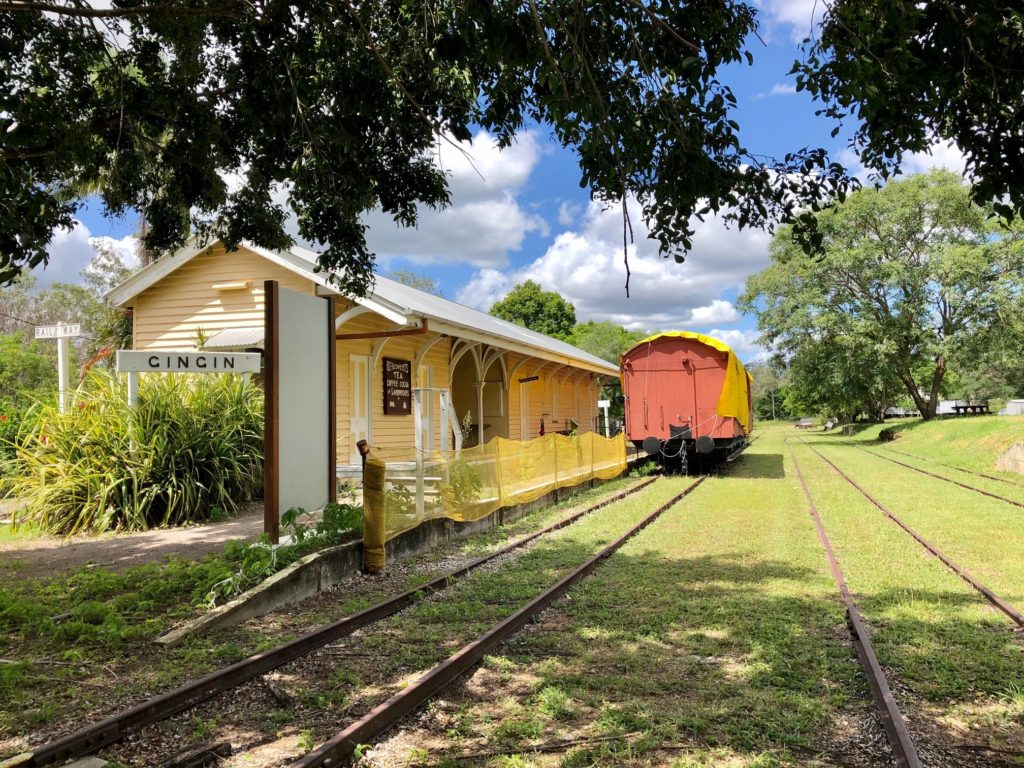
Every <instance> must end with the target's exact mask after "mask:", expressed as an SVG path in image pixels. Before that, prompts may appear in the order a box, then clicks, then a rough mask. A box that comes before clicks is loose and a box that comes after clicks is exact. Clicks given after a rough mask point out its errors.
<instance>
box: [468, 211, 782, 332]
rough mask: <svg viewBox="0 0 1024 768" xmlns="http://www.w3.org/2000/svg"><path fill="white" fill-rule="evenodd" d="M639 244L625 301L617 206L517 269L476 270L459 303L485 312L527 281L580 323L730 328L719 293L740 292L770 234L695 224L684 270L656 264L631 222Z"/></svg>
mask: <svg viewBox="0 0 1024 768" xmlns="http://www.w3.org/2000/svg"><path fill="white" fill-rule="evenodd" d="M633 225H634V230H635V235H636V244H635V245H632V246H630V248H629V265H630V270H631V271H632V277H631V278H630V297H629V298H627V297H626V293H625V289H624V283H625V279H626V273H625V268H624V266H623V264H622V256H623V254H622V219H621V211H620V210H619V209H618V208H611V209H605V208H603V207H602V206H601V205H600V204H598V203H596V202H591V203H590V204H589V205H588V207H587V209H586V211H585V213H584V215H583V220H582V221H581V225H580V227H579V228H578V229H576V230H569V231H566V232H562V233H561V234H559V235H558V236H556V237H555V240H554V242H553V243H552V244H551V246H550V247H549V248H548V249H547V251H546V252H545V253H544V254H543V255H542V256H541V257H540V258H538V259H536V260H535V261H533V262H532V263H530V264H528V265H526V266H525V267H523V268H521V269H516V270H508V271H503V270H497V269H493V268H492V269H483V270H478V271H477V272H476V273H475V274H474V275H473V277H472V279H471V280H470V281H469V283H468V284H467V285H466V286H465V287H464V288H463V289H462V290H461V291H460V292H459V293H458V300H459V301H461V302H462V303H464V304H468V305H470V306H474V307H477V308H479V309H483V310H487V309H489V308H490V306H491V305H492V304H493V303H494V302H495V301H497V300H498V299H500V298H502V297H503V296H504V295H505V294H506V293H507V292H508V291H509V290H510V289H511V288H512V287H513V286H514V285H516V284H518V283H520V282H522V281H524V280H528V279H532V280H535V281H537V282H538V283H540V284H541V285H542V286H544V287H545V288H547V289H549V290H552V289H556V290H557V291H558V292H559V293H560V294H561V295H562V296H564V297H565V298H566V299H567V300H568V301H571V302H572V303H573V305H574V306H575V307H576V316H577V318H578V319H580V320H582V321H585V320H610V321H612V322H614V323H618V324H619V325H623V326H625V327H627V328H630V329H633V330H641V329H655V328H658V329H669V328H680V327H696V326H701V325H703V326H707V325H709V324H712V323H730V322H735V321H736V320H738V313H737V312H736V309H735V307H733V306H732V304H731V303H730V302H728V301H726V300H725V299H723V298H722V294H723V292H725V291H729V290H739V289H740V288H742V286H743V284H744V282H745V281H746V278H747V277H748V276H749V275H751V274H753V273H755V272H758V271H760V270H761V269H763V268H764V267H765V266H767V264H768V242H769V236H768V235H767V234H766V233H764V232H761V231H753V230H745V231H738V230H735V229H726V227H725V226H724V225H723V223H722V222H721V221H720V220H718V219H715V218H709V219H707V220H706V221H705V222H702V223H698V224H697V225H696V235H695V236H694V241H693V249H692V251H691V252H690V253H689V255H688V256H687V258H686V262H685V263H684V264H676V263H675V261H674V260H666V259H663V258H661V257H660V256H659V255H658V252H657V244H656V243H655V242H654V241H652V240H648V239H647V237H646V235H647V230H646V228H645V227H644V226H643V224H642V221H641V217H640V216H638V215H634V216H633Z"/></svg>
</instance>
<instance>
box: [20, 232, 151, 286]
mask: <svg viewBox="0 0 1024 768" xmlns="http://www.w3.org/2000/svg"><path fill="white" fill-rule="evenodd" d="M136 246H137V241H136V239H135V237H134V236H132V235H126V236H125V237H123V238H121V239H116V238H113V237H93V236H92V232H90V231H89V228H88V227H87V226H86V225H85V224H83V223H82V222H80V221H76V222H75V226H74V227H73V228H72V229H70V230H67V229H61V228H57V229H55V230H54V232H53V239H52V240H51V241H50V245H49V246H48V247H47V249H46V252H47V254H48V255H49V262H48V263H47V265H46V267H45V268H43V267H36V268H35V269H33V270H32V274H33V275H35V277H36V279H37V280H38V281H39V285H40V286H42V287H46V286H50V285H52V284H53V283H78V282H81V279H80V278H81V272H82V270H83V269H85V267H86V266H88V264H89V262H90V261H92V258H93V256H95V255H96V252H97V250H99V249H100V248H106V249H108V250H111V251H113V252H114V253H116V254H117V256H118V257H119V258H120V259H121V261H122V262H124V264H125V265H126V266H138V263H139V258H138V255H137V252H136Z"/></svg>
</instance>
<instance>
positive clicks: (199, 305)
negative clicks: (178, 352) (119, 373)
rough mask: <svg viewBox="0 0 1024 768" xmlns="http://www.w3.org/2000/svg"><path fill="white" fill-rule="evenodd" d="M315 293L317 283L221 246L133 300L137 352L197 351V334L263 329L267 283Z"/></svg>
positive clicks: (239, 250) (268, 262)
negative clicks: (223, 286) (229, 286)
mask: <svg viewBox="0 0 1024 768" xmlns="http://www.w3.org/2000/svg"><path fill="white" fill-rule="evenodd" d="M264 280H277V281H278V282H279V283H280V284H281V287H282V288H288V289H290V290H293V291H299V292H301V293H313V292H314V291H315V283H314V282H313V281H312V280H308V279H306V278H303V277H300V276H299V275H297V274H295V273H294V272H291V271H289V270H287V269H284V268H283V267H279V266H278V265H276V264H274V263H273V262H271V261H267V260H266V259H264V258H263V257H262V256H258V255H257V254H255V253H252V252H251V251H248V250H246V249H244V248H240V249H238V250H237V251H231V252H227V251H225V250H224V247H223V246H222V245H220V244H219V243H218V244H217V245H215V246H213V247H211V248H210V249H209V251H207V252H206V253H203V254H202V255H199V256H196V257H195V258H193V259H192V260H191V261H189V262H188V263H186V264H183V265H182V266H180V267H178V268H177V269H176V270H175V271H174V272H172V273H171V274H169V275H167V276H166V277H165V278H164V279H163V280H161V281H159V282H158V283H156V284H155V285H153V286H151V287H150V288H147V289H146V290H145V291H143V292H142V293H140V294H139V295H138V296H136V297H135V298H134V299H133V300H132V306H133V309H134V312H133V314H132V325H133V330H134V334H135V337H134V346H135V349H192V348H194V347H195V337H196V331H197V330H198V329H199V328H202V329H203V331H204V332H205V333H206V334H207V335H212V334H213V333H215V332H217V331H221V330H224V329H226V328H257V327H262V325H263V281H264ZM240 281H249V282H251V283H252V284H251V286H250V287H248V288H245V289H242V290H232V291H215V290H214V289H213V285H215V284H217V283H234V282H240Z"/></svg>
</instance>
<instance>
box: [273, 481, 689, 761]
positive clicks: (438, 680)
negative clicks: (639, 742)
mask: <svg viewBox="0 0 1024 768" xmlns="http://www.w3.org/2000/svg"><path fill="white" fill-rule="evenodd" d="M706 479H707V478H706V476H705V477H701V478H698V479H697V481H696V482H694V483H692V484H691V485H690V486H689V487H687V488H686V489H685V490H684V491H682V492H681V493H678V494H676V495H675V496H673V497H672V498H671V499H669V500H668V501H667V502H665V503H664V504H662V505H661V506H660V507H658V508H657V509H656V510H654V512H652V513H651V514H649V515H648V516H647V517H645V518H644V519H643V520H641V521H640V522H639V523H637V524H636V525H635V526H633V527H632V528H630V529H629V530H628V531H627V532H626V533H625V534H623V535H622V536H620V537H619V538H618V539H616V540H615V541H613V542H612V543H611V544H609V545H608V546H607V547H605V548H604V549H602V550H601V551H600V552H598V553H597V554H596V555H594V556H593V557H592V558H590V559H589V560H587V562H585V563H584V564H583V565H582V566H580V567H579V568H577V569H576V570H574V571H573V572H572V573H570V574H569V575H568V576H566V577H565V578H563V579H562V580H560V581H559V582H558V583H557V584H555V585H554V586H552V587H550V588H549V589H547V590H546V591H544V592H543V593H541V594H540V595H538V596H537V597H535V598H534V599H533V600H531V601H530V602H529V603H527V604H526V605H524V606H523V607H522V608H520V609H519V610H518V611H516V612H515V613H514V614H512V615H511V616H509V617H508V618H507V619H505V620H503V621H501V622H499V623H498V624H495V625H494V626H493V627H491V629H489V630H488V631H487V632H485V633H484V634H483V635H481V636H480V637H478V638H477V639H476V640H474V641H473V642H471V643H469V644H468V645H465V646H463V647H462V648H460V649H459V650H458V651H457V652H456V653H455V654H454V655H452V656H450V657H449V658H448V659H447V660H445V661H443V662H441V663H440V664H438V665H437V666H436V667H434V668H433V669H431V670H430V671H429V672H427V673H426V674H424V675H423V676H422V677H420V678H419V680H417V681H416V682H414V683H412V684H411V685H409V686H408V687H407V688H405V689H404V690H402V691H400V692H399V693H396V694H395V695H394V696H392V697H391V698H390V699H388V700H387V701H385V702H383V703H381V704H379V705H377V706H376V707H374V708H373V709H372V710H370V712H368V713H367V714H366V715H364V716H363V717H361V718H360V719H359V720H356V721H355V722H354V723H352V724H350V725H349V726H348V727H347V728H345V730H343V731H341V732H339V733H338V734H336V735H335V736H334V737H332V738H331V739H330V740H328V741H326V742H324V743H323V744H322V745H320V746H319V747H318V748H316V749H315V750H313V751H312V752H310V753H308V754H306V755H305V756H304V757H302V758H300V759H299V760H297V761H295V762H294V763H292V768H314V767H315V766H337V765H339V764H340V762H341V761H343V760H345V759H347V758H349V757H351V756H352V754H353V753H354V751H355V749H356V747H357V746H358V745H359V744H365V743H369V742H371V741H372V740H373V739H375V738H376V737H377V736H379V735H380V734H381V733H383V732H384V731H385V730H387V729H388V728H390V727H391V726H393V725H395V724H396V723H398V722H399V721H400V720H401V719H402V718H404V717H405V716H406V715H409V714H410V713H412V712H414V711H416V709H418V708H419V707H420V706H421V705H422V704H424V703H425V702H426V701H428V700H429V699H430V698H431V697H432V696H434V695H435V694H436V693H438V692H439V691H441V690H442V689H444V688H445V687H446V686H448V685H449V684H450V683H452V682H453V681H454V680H456V679H457V678H458V677H459V676H461V675H463V674H465V673H466V672H467V671H469V670H470V669H472V668H473V666H475V665H476V664H477V663H478V662H479V661H480V660H481V659H482V658H483V657H484V656H485V655H486V654H487V652H488V651H490V650H491V649H493V648H495V647H496V646H497V645H499V644H500V643H501V642H502V641H503V640H506V639H508V638H509V637H511V636H512V635H514V634H515V633H516V632H518V631H519V630H520V629H521V628H522V627H523V625H524V624H526V623H527V622H528V621H529V620H530V619H531V618H532V617H534V616H535V615H537V614H538V613H540V612H541V611H542V610H544V609H545V608H547V607H548V606H550V605H551V604H552V603H553V602H555V601H556V600H558V599H559V598H560V597H562V595H564V594H565V593H566V592H568V591H569V589H570V588H571V587H572V586H573V585H574V584H576V583H577V582H578V581H580V580H581V579H583V578H584V577H585V576H587V575H588V574H589V573H590V572H591V571H593V570H594V569H595V568H596V567H597V566H598V564H599V563H600V562H601V561H602V560H604V559H605V558H607V557H609V556H610V555H612V554H613V553H614V552H615V551H616V550H617V549H618V548H619V547H621V546H622V545H623V544H625V543H626V541H628V540H629V539H630V538H632V537H633V536H634V535H636V534H637V533H639V532H640V531H641V530H643V529H644V528H646V527H647V526H648V525H650V524H651V523H653V522H654V521H655V520H656V519H657V518H658V517H659V516H660V515H661V514H662V513H664V512H665V511H666V510H668V509H669V508H671V507H673V506H675V505H676V504H678V503H679V502H680V501H681V500H682V499H683V498H684V497H685V496H686V495H687V494H689V493H690V492H691V491H692V490H693V489H695V488H696V487H697V486H699V485H700V484H701V483H703V482H704V480H706Z"/></svg>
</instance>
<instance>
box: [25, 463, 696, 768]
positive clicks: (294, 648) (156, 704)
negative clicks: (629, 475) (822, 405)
mask: <svg viewBox="0 0 1024 768" xmlns="http://www.w3.org/2000/svg"><path fill="white" fill-rule="evenodd" d="M656 480H657V478H648V479H646V480H644V481H642V482H640V483H637V484H636V485H634V486H632V487H631V488H627V489H625V490H623V491H620V492H618V493H615V494H613V495H611V496H609V497H608V498H606V499H602V500H601V501H599V502H597V503H596V504H592V505H590V506H588V507H586V508H585V509H582V510H580V511H578V512H575V513H573V514H571V515H568V516H567V517H565V518H563V519H561V520H559V521H557V522H555V523H553V524H551V525H548V526H546V527H544V528H542V529H540V530H538V531H535V532H533V533H531V534H529V535H527V536H524V537H522V538H520V539H517V540H516V541H514V542H512V543H511V544H508V545H506V546H504V547H502V548H500V549H498V550H496V551H494V552H492V553H490V554H488V555H485V556H483V557H480V558H477V559H475V560H473V561H471V562H469V563H467V564H465V565H463V566H462V567H460V568H458V569H455V570H453V571H450V572H448V573H445V574H443V575H441V576H438V577H436V578H434V579H432V580H431V581H429V582H427V583H426V584H423V585H421V586H419V587H415V588H413V589H410V590H407V591H406V592H403V593H401V594H399V595H396V596H395V597H392V598H389V599H387V600H384V601H382V602H380V603H377V604H376V605H373V606H371V607H369V608H366V609H364V610H361V611H358V612H356V613H353V614H351V615H349V616H346V617H344V618H342V619H339V620H337V621H335V622H332V623H330V624H325V625H324V626H322V627H319V628H317V629H315V630H313V631H312V632H309V633H307V634H304V635H301V636H300V637H297V638H295V639H293V640H290V641H288V642H286V643H282V644H281V645H278V646H277V647H275V648H272V649H269V650H267V651H263V652H261V653H257V654H255V655H253V656H250V657H249V658H247V659H243V660H242V661H239V662H236V663H234V664H231V665H230V666H227V667H224V668H222V669H219V670H216V671H214V672H211V673H209V674H207V675H205V676H203V677H200V678H197V679H195V680H192V681H189V682H188V683H185V684H184V685H181V686H179V687H178V688H175V689H173V690H171V691H167V692H166V693H163V694H160V695H158V696H154V697H152V698H149V699H147V700H145V701H143V702H141V703H139V704H137V705H135V706H133V707H131V708H129V709H126V710H123V711H121V712H118V713H116V714H113V715H111V716H109V717H107V718H104V719H103V720H100V721H98V722H95V723H91V724H89V725H87V726H85V727H83V728H80V729H78V730H76V731H74V732H72V733H70V734H67V735H65V736H63V737H61V738H59V739H56V740H54V741H52V742H50V743H47V744H44V745H42V746H40V747H37V748H35V749H34V750H33V751H32V752H28V753H25V754H23V755H20V756H19V757H18V758H16V762H13V763H11V765H12V766H18V768H21V767H22V766H24V767H25V768H33V767H35V766H46V765H55V764H59V763H62V762H64V761H67V760H71V759H73V758H77V757H82V756H85V755H89V754H93V753H95V752H97V751H98V750H100V749H102V748H104V747H107V746H110V745H112V744H115V743H117V742H118V741H120V740H122V739H123V738H124V737H125V736H127V735H129V734H130V733H133V732H134V731H137V730H139V729H141V728H143V727H145V726H148V725H153V724H155V723H159V722H162V721H164V720H167V719H169V718H170V717H172V716H173V715H176V714H178V713H180V712H183V711H186V710H188V709H191V708H193V707H195V706H197V705H198V704H200V703H202V702H205V701H207V700H209V699H211V698H212V697H214V696H217V695H219V694H221V693H224V692H225V691H228V690H230V689H232V688H235V687H236V686H239V685H241V684H242V683H245V682H247V681H249V680H253V679H255V678H257V677H259V676H261V675H263V674H266V673H267V672H270V671H273V670H275V669H277V668H279V667H282V666H284V665H285V664H287V663H289V662H291V661H294V660H296V659H299V658H301V657H303V656H306V655H308V654H310V653H311V652H313V651H315V650H317V649H319V648H322V647H324V646H326V645H328V644H329V643H332V642H334V641H335V640H338V639H340V638H342V637H345V636H347V635H351V634H352V633H353V632H355V631H356V630H358V629H361V628H362V627H366V626H368V625H370V624H373V623H375V622H378V621H380V620H382V619H384V618H387V617H388V616H392V615H394V614H396V613H398V612H399V611H401V610H403V609H404V608H407V607H409V606H410V605H412V604H414V603H416V602H418V601H420V600H422V599H423V598H424V597H426V596H429V595H432V594H436V593H438V592H441V591H443V590H445V589H447V588H448V587H449V586H451V585H452V584H453V583H455V582H456V581H458V580H460V579H462V578H464V577H465V576H467V575H468V574H469V573H471V572H473V571H475V570H477V569H479V568H480V567H481V566H483V565H485V564H487V563H489V562H492V561H494V560H496V559H497V558H499V557H501V556H503V555H506V554H508V553H510V552H513V551H515V550H517V549H520V548H522V547H524V546H525V545H527V544H529V543H531V542H533V541H536V540H537V539H539V538H541V537H543V536H545V535H547V534H549V533H552V532H554V531H556V530H559V529H562V528H565V527H567V526H569V525H571V524H572V523H575V522H576V521H578V520H580V519H581V518H582V517H584V516H585V515H588V514H590V513H592V512H595V511H596V510H599V509H601V508H603V507H607V506H609V505H611V504H614V503H615V502H618V501H621V500H623V499H625V498H627V497H629V496H632V495H633V494H635V493H637V492H639V491H641V490H643V489H645V488H648V487H649V486H651V485H652V484H653V483H654V482H655V481H656ZM702 481H703V478H701V479H699V480H698V481H697V482H696V483H694V484H692V485H690V486H689V487H688V488H687V489H686V490H685V491H683V492H682V493H681V494H678V495H677V497H675V498H674V500H673V501H672V502H671V503H670V504H669V505H667V506H671V504H674V503H676V502H677V501H678V500H680V499H681V498H682V497H683V496H685V495H686V494H687V493H689V492H690V491H691V490H693V488H695V487H696V486H697V485H699V484H700V483H701V482H702ZM667 506H665V507H664V508H660V511H659V512H658V513H657V514H660V512H661V511H664V509H667ZM657 514H652V515H651V516H649V517H648V518H647V519H646V522H644V523H643V524H642V525H641V526H639V527H638V528H636V529H635V530H633V531H631V532H630V533H629V534H627V536H626V538H628V537H629V536H630V535H632V534H633V533H635V532H636V531H637V530H639V529H640V528H641V527H643V525H646V524H647V523H649V522H650V521H652V520H653V519H654V517H657ZM623 541H624V539H623ZM620 545H621V543H620ZM612 551H614V550H612ZM607 554H610V552H608V553H607ZM607 554H605V553H602V554H601V555H599V556H598V557H597V558H594V561H595V562H594V564H593V565H591V566H590V568H591V569H592V568H593V567H594V565H596V561H598V560H599V559H601V558H602V557H607ZM585 567H586V565H585V566H584V568H585ZM587 572H589V571H587ZM583 575H585V574H583ZM579 578H582V575H581V576H579V577H577V579H576V580H579ZM560 583H561V582H560ZM572 583H575V582H572ZM556 586H558V585H556ZM567 588H568V587H566V589H567ZM552 589H554V588H552ZM549 591H550V590H549ZM545 594H546V593H545ZM551 599H555V598H551ZM536 610H539V609H535V611H534V612H536ZM515 615H518V614H515ZM531 615H532V614H531ZM527 618H528V617H527ZM474 663H475V662H474Z"/></svg>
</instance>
